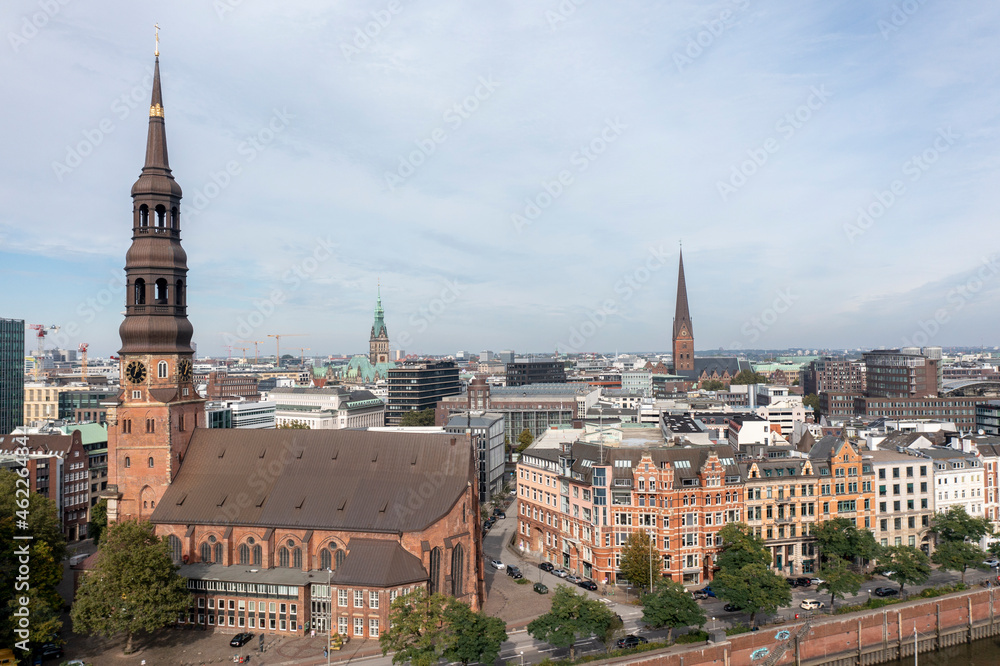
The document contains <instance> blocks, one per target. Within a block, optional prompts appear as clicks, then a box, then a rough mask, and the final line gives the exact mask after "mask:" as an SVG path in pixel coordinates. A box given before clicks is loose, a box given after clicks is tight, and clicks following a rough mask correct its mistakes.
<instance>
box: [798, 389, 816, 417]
mask: <svg viewBox="0 0 1000 666" xmlns="http://www.w3.org/2000/svg"><path fill="white" fill-rule="evenodd" d="M802 404H803V405H805V406H806V407H812V409H813V412H814V413H816V414H819V396H818V395H816V394H815V393H810V394H808V395H804V396H802Z"/></svg>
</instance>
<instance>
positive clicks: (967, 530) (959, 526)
mask: <svg viewBox="0 0 1000 666" xmlns="http://www.w3.org/2000/svg"><path fill="white" fill-rule="evenodd" d="M931 531H932V532H934V533H935V534H937V537H938V541H939V542H942V541H974V542H976V543H979V542H980V541H981V540H982V538H983V537H985V536H987V535H990V534H993V526H992V525H991V524H990V521H989V519H988V518H974V517H972V516H970V515H969V514H968V513H967V512H966V510H965V507H964V506H962V505H960V504H956V505H954V506H950V507H948V510H947V511H945V512H944V513H939V514H937V515H936V516H934V520H933V522H932V523H931Z"/></svg>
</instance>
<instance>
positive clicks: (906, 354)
mask: <svg viewBox="0 0 1000 666" xmlns="http://www.w3.org/2000/svg"><path fill="white" fill-rule="evenodd" d="M864 359H865V384H866V387H867V388H866V393H867V395H868V397H871V398H927V397H937V394H938V364H939V361H938V359H935V358H930V357H928V356H925V355H924V354H922V353H921V352H920V350H919V349H916V348H906V349H877V350H875V351H870V352H867V353H865V355H864Z"/></svg>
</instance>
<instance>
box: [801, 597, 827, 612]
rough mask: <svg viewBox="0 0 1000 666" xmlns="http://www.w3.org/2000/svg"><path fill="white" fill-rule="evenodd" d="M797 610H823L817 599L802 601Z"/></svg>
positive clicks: (820, 602)
mask: <svg viewBox="0 0 1000 666" xmlns="http://www.w3.org/2000/svg"><path fill="white" fill-rule="evenodd" d="M799 608H802V609H804V610H819V609H820V608H823V602H822V601H820V600H819V599H803V600H802V603H801V604H799Z"/></svg>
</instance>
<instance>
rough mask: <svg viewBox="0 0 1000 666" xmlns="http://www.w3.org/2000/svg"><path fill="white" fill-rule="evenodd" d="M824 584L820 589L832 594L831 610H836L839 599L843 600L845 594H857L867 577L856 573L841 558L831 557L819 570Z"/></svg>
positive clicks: (820, 585)
mask: <svg viewBox="0 0 1000 666" xmlns="http://www.w3.org/2000/svg"><path fill="white" fill-rule="evenodd" d="M819 577H820V578H822V579H823V582H822V583H820V584H819V589H821V590H826V591H827V592H829V593H830V608H835V607H836V605H837V599H843V598H844V595H845V594H857V593H858V590H860V589H861V584H862V583H864V581H865V577H864V576H862V575H861V574H859V573H855V572H854V571H852V570H851V568H850V567H849V566H848V564H847V561H846V560H843V559H841V558H839V557H831V558H830V559H829V560H827V561H826V562H825V563H824V564H823V566H822V567H821V568H820V570H819Z"/></svg>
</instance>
